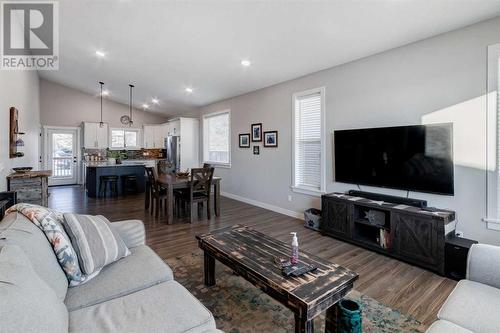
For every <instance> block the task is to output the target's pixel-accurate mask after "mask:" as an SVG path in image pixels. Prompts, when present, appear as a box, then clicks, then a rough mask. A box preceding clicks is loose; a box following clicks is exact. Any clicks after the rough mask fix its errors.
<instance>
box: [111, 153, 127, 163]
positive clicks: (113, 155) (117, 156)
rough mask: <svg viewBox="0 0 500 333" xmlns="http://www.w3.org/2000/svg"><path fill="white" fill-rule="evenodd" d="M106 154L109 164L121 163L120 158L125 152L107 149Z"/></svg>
mask: <svg viewBox="0 0 500 333" xmlns="http://www.w3.org/2000/svg"><path fill="white" fill-rule="evenodd" d="M107 155H108V162H109V163H110V164H122V159H123V158H124V157H125V156H126V154H125V153H122V152H121V151H118V150H108V154H107Z"/></svg>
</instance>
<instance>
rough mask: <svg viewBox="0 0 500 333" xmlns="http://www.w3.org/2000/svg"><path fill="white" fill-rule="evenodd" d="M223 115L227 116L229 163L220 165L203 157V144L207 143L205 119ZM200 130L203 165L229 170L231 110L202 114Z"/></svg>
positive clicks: (204, 150)
mask: <svg viewBox="0 0 500 333" xmlns="http://www.w3.org/2000/svg"><path fill="white" fill-rule="evenodd" d="M224 113H227V114H228V116H229V135H228V140H229V149H228V150H229V152H228V155H229V156H228V157H229V163H220V162H213V161H209V160H207V159H206V158H205V157H206V156H205V152H206V149H205V144H206V143H207V142H208V137H207V136H208V133H206V132H205V119H208V118H210V117H214V116H218V115H220V114H224ZM201 129H202V132H203V144H202V147H201V148H202V152H201V153H202V160H203V163H209V164H211V165H213V166H214V167H218V168H226V169H230V168H231V135H232V132H231V109H225V110H221V111H216V112H211V113H207V114H204V115H202V117H201Z"/></svg>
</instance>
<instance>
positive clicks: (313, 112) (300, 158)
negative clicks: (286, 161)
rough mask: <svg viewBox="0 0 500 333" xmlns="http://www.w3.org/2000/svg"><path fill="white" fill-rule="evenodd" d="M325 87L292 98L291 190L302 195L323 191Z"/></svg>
mask: <svg viewBox="0 0 500 333" xmlns="http://www.w3.org/2000/svg"><path fill="white" fill-rule="evenodd" d="M324 97H325V90H324V88H318V89H313V90H308V91H304V92H301V93H297V94H294V95H293V141H294V145H293V159H292V161H293V170H292V171H293V179H292V182H293V184H292V188H293V189H294V190H295V191H297V192H301V193H306V194H318V193H321V192H324V191H325V167H324V157H325V153H324V144H323V137H324V135H323V132H324V130H323V123H324V105H325V103H324Z"/></svg>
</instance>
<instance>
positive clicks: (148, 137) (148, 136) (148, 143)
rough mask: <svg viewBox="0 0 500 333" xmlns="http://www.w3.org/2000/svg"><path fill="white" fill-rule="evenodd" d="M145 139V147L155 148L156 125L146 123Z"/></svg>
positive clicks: (144, 129)
mask: <svg viewBox="0 0 500 333" xmlns="http://www.w3.org/2000/svg"><path fill="white" fill-rule="evenodd" d="M143 133H144V140H143V141H142V143H143V147H144V148H154V141H155V134H154V125H144V128H143Z"/></svg>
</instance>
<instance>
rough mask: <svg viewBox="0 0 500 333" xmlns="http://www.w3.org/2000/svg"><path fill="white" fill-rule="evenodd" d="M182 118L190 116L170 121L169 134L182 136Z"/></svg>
mask: <svg viewBox="0 0 500 333" xmlns="http://www.w3.org/2000/svg"><path fill="white" fill-rule="evenodd" d="M181 119H190V118H178V119H177V120H172V121H169V122H168V123H167V124H168V135H172V136H180V135H181Z"/></svg>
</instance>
